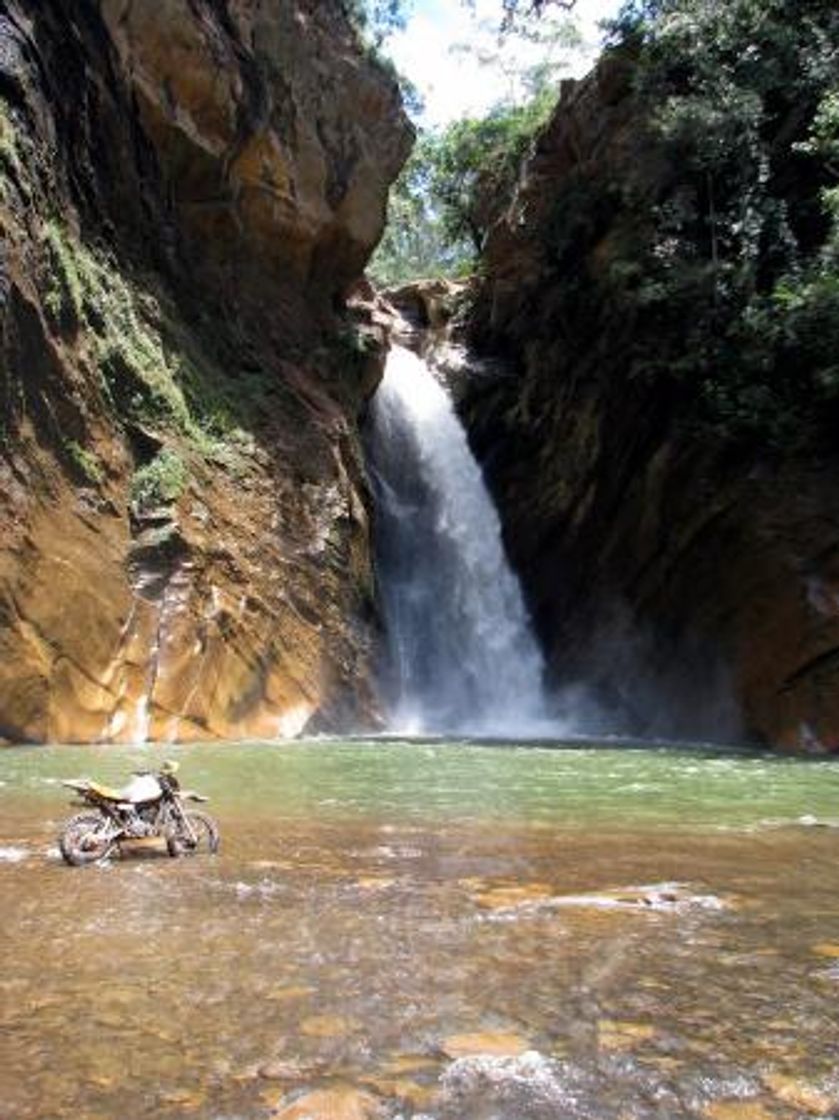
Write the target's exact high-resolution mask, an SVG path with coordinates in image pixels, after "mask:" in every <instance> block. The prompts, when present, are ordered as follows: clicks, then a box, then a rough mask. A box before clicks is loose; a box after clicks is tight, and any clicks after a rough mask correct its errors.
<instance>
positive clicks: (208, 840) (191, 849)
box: [166, 810, 220, 858]
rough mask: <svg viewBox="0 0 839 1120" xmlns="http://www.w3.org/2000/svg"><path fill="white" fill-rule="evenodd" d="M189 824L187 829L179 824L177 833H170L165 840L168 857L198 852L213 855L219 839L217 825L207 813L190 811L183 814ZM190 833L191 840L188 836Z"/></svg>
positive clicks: (216, 849)
mask: <svg viewBox="0 0 839 1120" xmlns="http://www.w3.org/2000/svg"><path fill="white" fill-rule="evenodd" d="M184 817H185V818H186V820H187V821H188V822H189V827H188V828H187V827H186V826H185V825H183V824H181V826H180V827H179V828H178V830H177V832H175V833H173V834H172V833H170V835H169V836H167V838H166V847H167V848H168V850H169V855H170V856H172V857H173V858H174V857H176V856H187V855H194V854H196V853H198V852H209V853H210V854H211V855H215V853H216V852H217V851H218V847H219V842H220V837H219V831H218V825H217V824H216V822H215V821H214V820H213V818H212V817H211V816H210V815H209V814H208V813H201V812H198V811H197V810H191V811H190V812H188V813H184ZM190 831H191V832H192V836H193V837H194V840H193V838H192V837H191V836H190Z"/></svg>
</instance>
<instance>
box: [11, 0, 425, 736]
mask: <svg viewBox="0 0 839 1120" xmlns="http://www.w3.org/2000/svg"><path fill="white" fill-rule="evenodd" d="M0 47H2V49H0V98H2V101H0V225H1V227H2V234H3V242H2V262H1V263H0V314H2V367H0V737H5V738H7V739H9V740H12V741H32V742H44V741H63V742H67V741H111V740H115V741H120V740H133V739H137V738H141V739H142V738H151V739H170V740H178V739H211V738H216V737H228V736H235V737H249V736H274V735H278V734H294V733H296V732H298V731H300V730H301V729H302V728H303V727H305V726H309V727H313V726H321V727H329V726H331V725H333V724H334V721H335V720H343V721H345V722H349V721H352V722H354V723H357V724H359V725H363V724H364V723H370V722H374V721H375V719H376V712H375V701H374V698H373V695H372V690H371V687H370V672H369V654H370V646H371V641H372V638H371V631H372V627H373V619H374V610H373V603H372V572H371V561H370V553H369V530H368V520H369V512H370V511H369V496H368V494H367V490H366V483H365V480H364V473H363V466H362V460H361V452H360V444H359V439H358V434H357V427H356V419H357V416H358V414H359V411H360V409H361V408H362V407H363V404H364V401H365V400H366V398H367V397H368V396H369V394H370V393H371V391H372V390H373V388H374V387H375V384H376V382H377V378H378V376H380V369H381V351H382V346H383V342H384V331H383V329H382V328H381V327H380V326H379V325H377V323H376V322H375V316H371V315H370V314H369V313H368V314H366V315H365V314H364V313H363V312H362V311H358V312H357V313H353V312H352V310H351V309H348V308H347V306H346V295H347V292H348V289H349V288H350V286H351V285H352V283H353V282H354V281H355V279H356V278H357V277H358V276H359V274H360V273H361V271H362V269H363V267H364V264H365V262H366V260H367V257H368V256H369V254H370V252H371V251H372V248H373V246H374V245H375V243H376V241H377V239H378V237H379V235H380V232H381V229H382V226H383V222H384V215H385V206H386V196H387V190H388V187H389V184H390V182H391V181H392V180H393V179H394V177H395V176H396V175H397V173H398V171H399V168H400V167H401V165H402V163H403V162H404V160H405V158H406V157H407V154H408V152H409V150H410V146H411V143H412V132H411V128H410V125H409V124H408V122H407V119H406V118H405V116H404V113H403V111H402V106H401V101H400V97H399V93H398V90H397V88H396V86H395V84H394V82H393V80H392V79H391V78H390V77H389V76H388V75H387V74H386V73H384V72H383V71H382V70H381V69H380V68H379V67H378V66H377V65H376V64H375V63H373V62H372V61H371V60H370V59H369V58H368V57H367V56H366V55H365V53H364V51H363V50H362V48H361V46H360V44H359V41H358V39H357V36H356V34H355V32H354V31H353V30H352V28H351V27H350V26H349V24H348V23H347V20H346V17H345V15H344V9H343V6H342V5H341V4H340V3H338V2H337V0H160V2H155V3H146V2H144V0H136V2H134V0H79V2H78V3H72V4H69V3H68V4H53V3H50V4H43V3H41V2H40V0H9V2H8V3H3V4H2V5H0Z"/></svg>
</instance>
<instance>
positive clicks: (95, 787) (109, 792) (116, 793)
mask: <svg viewBox="0 0 839 1120" xmlns="http://www.w3.org/2000/svg"><path fill="white" fill-rule="evenodd" d="M88 789H90V790H91V791H92V792H93V793H96V794H98V795H99V797H104V798H105V800H106V801H127V800H128V798H127V797H125V796H123V795H124V792H125V791H124V790H121V789H114V788H113V786H103V785H101V784H100V783H99V782H91V783H90V784H89V786H88Z"/></svg>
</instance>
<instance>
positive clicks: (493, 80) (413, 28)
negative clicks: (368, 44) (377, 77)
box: [387, 0, 620, 126]
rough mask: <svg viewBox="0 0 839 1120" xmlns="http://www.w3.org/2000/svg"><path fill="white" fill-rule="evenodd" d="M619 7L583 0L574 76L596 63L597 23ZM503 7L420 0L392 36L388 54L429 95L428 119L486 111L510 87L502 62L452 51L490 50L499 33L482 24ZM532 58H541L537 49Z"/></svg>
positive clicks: (610, 1)
mask: <svg viewBox="0 0 839 1120" xmlns="http://www.w3.org/2000/svg"><path fill="white" fill-rule="evenodd" d="M619 6H620V0H578V2H577V5H576V7H575V16H576V18H577V22H578V24H579V27H580V31H581V33H582V36H583V41H584V48H583V49H581V50H579V51H575V52H574V53H573V55H571V56H570V57H569V60H568V61H569V66H568V70H567V73H568V74H569V76H574V77H579V76H581V75H582V74H583V73H585V71H586V70H587V69H588V68H589V67H590V66H591V64H592V61H593V59H594V57H595V55H596V52H597V49H598V47H599V45H600V33H599V31H598V28H597V23H598V21H599V20H601V19H606V18H609V17H611V16H613V15H615V13H616V12H617V9H618V7H619ZM499 7H500V3H499V0H476V3H475V14H474V15H472V14H470V12H469V10H468V9H467V8H465V7H464V6H463V5H462V4H461V3H459V2H458V0H419V2H418V3H417V5H416V8H415V14H414V15H413V17H412V18H411V19H410V21H409V23H408V26H407V28H406V29H405V30H404V31H403V32H400V33H399V34H398V35H394V36H393V37H392V38H391V39H390V40H389V42H388V46H387V50H388V53H389V54H390V55H391V57H392V58H393V60H394V62H395V63H396V65H397V67H398V68H399V70H400V71H401V72H402V73H403V74H405V75H406V77H408V78H410V80H411V81H412V82H413V83H414V85H416V87H417V88H418V90H419V91H420V93H421V94H422V96H423V98H424V101H425V112H424V114H423V117H422V123H423V124H426V125H430V126H436V125H443V124H446V123H447V122H449V121H451V120H455V119H457V118H458V117H462V116H467V115H471V114H475V115H477V114H480V113H482V112H486V110H487V109H489V108H490V107H491V106H492V105H493V104H494V103H495V102H496V101H498V100H499V99H500V98H502V97H503V96H505V94H507V93H508V92H509V79H508V78H507V77H505V75H504V73H503V72H502V71H501V69H500V67H490V66H482V65H481V64H480V63H479V62H478V61H477V59H476V58H475V57H474V55H472V54H469V53H463V52H460V51H453V50H452V47H454V46H455V45H456V44H458V43H468V44H470V45H471V46H473V47H475V46H477V47H485V48H487V49H490V50H491V49H492V47H493V46H494V37H493V36H492V35H491V34H490V33H488V32H487V31H486V30H485V29H484V30H482V29H481V28H480V26H479V25H480V24H481V22H485V23H486V22H492V21H493V20H496V21H497V18H498V11H499ZM505 49H506V50H507V51H508V52H509V51H511V50H513V49H514V48H513V47H512V46H511V45H509V44H508V45H507V46H506V48H505ZM520 57H522V58H524V59H527V57H528V56H527V54H526V53H524V54H520ZM529 58H530V60H532V61H536V58H535V57H534V56H533V55H532V53H531V54H530V56H529Z"/></svg>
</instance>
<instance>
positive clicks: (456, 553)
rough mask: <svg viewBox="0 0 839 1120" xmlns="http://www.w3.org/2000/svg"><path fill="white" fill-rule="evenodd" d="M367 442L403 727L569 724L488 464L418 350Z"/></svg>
mask: <svg viewBox="0 0 839 1120" xmlns="http://www.w3.org/2000/svg"><path fill="white" fill-rule="evenodd" d="M367 443H368V462H369V467H370V473H371V477H372V480H373V486H374V489H375V493H376V501H377V532H376V552H377V567H378V573H379V594H380V601H381V607H382V613H383V616H384V622H385V627H386V631H387V654H386V663H385V664H384V665H383V667H382V684H383V692H384V695H385V699H386V702H387V703H388V706H389V716H390V722H391V725H392V726H393V728H394V729H397V730H402V731H414V732H420V731H432V732H443V731H456V732H465V733H471V734H484V735H487V734H503V735H515V736H518V737H521V736H527V735H537V734H540V733H547V732H549V731H550V733H552V734H556V733H558V731H561V730H562V729H560V728H557V726H556V724H555V723H553V722H551V721H549V720H548V717H547V712H546V706H545V699H544V694H543V689H542V672H543V665H542V657H541V653H540V651H539V649H538V647H537V644H536V641H535V639H534V637H533V635H532V633H531V629H530V625H529V621H528V618H527V613H526V610H525V606H524V601H523V599H522V595H521V591H520V588H519V585H518V582H517V580H516V578H515V576H514V575H513V573H512V571H511V570H510V566H509V564H508V562H507V559H506V557H505V555H504V549H503V546H502V543H501V526H500V523H499V520H498V515H497V513H496V511H495V507H494V506H493V503H492V500H491V498H490V496H489V494H488V492H487V489H486V486H485V485H484V480H483V477H482V474H481V470H480V468H479V466H478V464H477V463H476V462H475V459H474V457H473V456H472V453H471V451H470V449H469V445H468V443H467V440H466V434H465V432H464V430H463V428H462V426H461V424H460V421H459V420H458V418H457V416H456V414H455V411H454V408H453V405H452V402H451V400H450V398H449V396H448V394H447V393H446V391H445V389H444V388H443V387H442V386H441V385H439V384H438V382H437V381H436V380H435V378H434V376H433V374H432V373H431V371H430V370H429V368H428V366H427V365H426V364H425V362H423V361H422V360H421V359H420V358H418V357H417V356H416V355H415V354H413V353H412V352H411V351H409V350H405V349H403V348H401V347H395V348H394V349H393V350H392V351H391V353H390V356H389V358H388V362H387V368H386V371H385V376H384V379H383V381H382V384H381V386H380V388H379V389H378V391H377V393H376V395H375V397H374V398H373V401H372V404H371V416H370V425H369V431H368V439H367Z"/></svg>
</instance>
